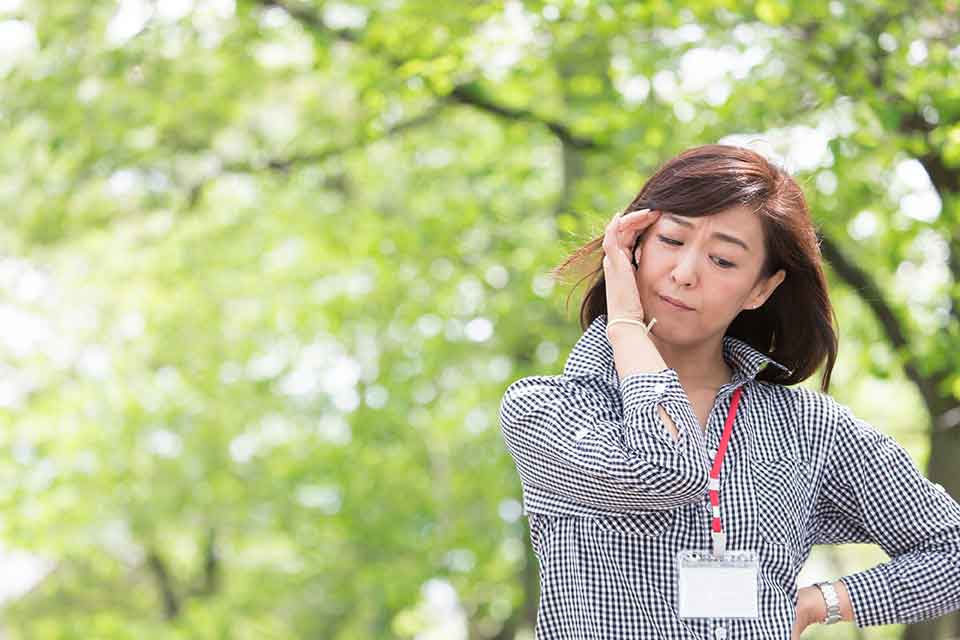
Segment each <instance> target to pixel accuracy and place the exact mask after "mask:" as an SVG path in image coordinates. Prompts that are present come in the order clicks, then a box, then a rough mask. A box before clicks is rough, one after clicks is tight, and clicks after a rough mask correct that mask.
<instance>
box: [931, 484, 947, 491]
mask: <svg viewBox="0 0 960 640" xmlns="http://www.w3.org/2000/svg"><path fill="white" fill-rule="evenodd" d="M933 486H935V487H936V488H937V491H942V492H943V493H946V492H947V490H946V489H944V488H943V485H942V484H940V483H939V482H934V483H933Z"/></svg>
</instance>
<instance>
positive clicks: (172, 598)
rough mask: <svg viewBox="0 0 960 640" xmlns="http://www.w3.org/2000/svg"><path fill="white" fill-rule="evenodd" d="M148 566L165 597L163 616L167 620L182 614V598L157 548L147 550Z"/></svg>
mask: <svg viewBox="0 0 960 640" xmlns="http://www.w3.org/2000/svg"><path fill="white" fill-rule="evenodd" d="M147 567H148V568H149V569H150V572H151V573H152V574H153V579H154V580H155V581H156V583H157V588H158V589H159V590H160V597H161V598H162V599H163V617H164V618H166V619H167V620H173V619H175V618H176V617H177V616H178V615H180V598H179V596H178V595H177V592H176V589H175V587H174V584H173V578H172V576H171V575H170V572H169V571H168V570H167V565H166V563H165V562H164V561H163V558H161V557H160V553H159V552H158V551H157V550H156V549H150V550H149V551H148V552H147Z"/></svg>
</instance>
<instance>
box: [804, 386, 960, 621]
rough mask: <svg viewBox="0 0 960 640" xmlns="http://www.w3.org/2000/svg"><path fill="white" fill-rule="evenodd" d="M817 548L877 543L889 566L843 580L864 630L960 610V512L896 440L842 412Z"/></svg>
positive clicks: (820, 504) (818, 513) (821, 500)
mask: <svg viewBox="0 0 960 640" xmlns="http://www.w3.org/2000/svg"><path fill="white" fill-rule="evenodd" d="M836 406H837V407H838V411H839V414H838V415H839V419H838V421H837V428H836V431H835V433H834V437H833V442H832V445H831V447H830V450H829V451H830V453H829V456H828V459H827V462H826V466H825V469H824V481H823V484H822V487H821V491H820V495H819V497H818V500H817V503H816V506H815V509H814V517H813V527H812V532H813V534H812V535H813V538H814V541H813V542H814V544H836V543H841V542H871V543H875V544H877V545H879V546H880V547H881V548H882V549H883V551H884V552H885V553H886V554H887V555H888V556H890V560H888V561H887V562H884V563H882V564H879V565H877V566H875V567H872V568H870V569H867V570H865V571H861V572H859V573H854V574H851V575H848V576H844V577H843V578H841V580H842V581H843V583H844V584H845V585H846V587H847V591H848V592H849V595H850V601H851V606H852V608H853V614H854V621H855V623H856V625H857V626H858V627H866V626H870V625H885V624H909V623H913V622H919V621H921V620H926V619H929V618H934V617H938V616H941V615H944V614H946V613H949V612H951V611H954V610H956V609H960V505H958V504H957V502H956V501H955V500H954V499H953V498H951V497H950V495H949V494H947V493H946V492H945V491H944V490H943V487H941V486H939V485H936V484H934V483H932V482H930V481H929V480H927V478H925V477H924V476H923V474H922V473H921V472H920V470H919V469H918V468H917V466H916V465H915V464H914V462H913V460H912V459H911V457H910V455H909V454H908V453H907V452H906V451H905V450H904V448H903V447H902V446H900V445H899V444H898V443H897V442H896V441H895V440H894V439H893V438H891V437H890V436H888V435H886V434H883V433H881V432H879V431H877V430H876V429H875V428H874V427H872V426H871V425H870V424H869V423H867V422H865V421H864V420H862V419H860V418H857V417H856V416H854V415H853V414H852V413H851V411H850V409H849V408H847V407H844V406H843V405H839V404H837V405H836Z"/></svg>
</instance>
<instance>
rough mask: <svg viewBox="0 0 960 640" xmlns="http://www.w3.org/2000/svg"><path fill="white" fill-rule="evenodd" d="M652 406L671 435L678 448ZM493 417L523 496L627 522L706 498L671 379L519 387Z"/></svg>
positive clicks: (663, 374)
mask: <svg viewBox="0 0 960 640" xmlns="http://www.w3.org/2000/svg"><path fill="white" fill-rule="evenodd" d="M617 395H619V401H618V398H617ZM660 403H662V408H663V409H664V410H666V411H667V412H668V413H669V414H670V415H671V416H672V418H673V421H674V422H675V423H676V424H677V425H678V427H679V434H678V436H679V437H678V439H677V440H676V441H674V439H673V437H672V436H671V435H670V433H669V432H668V429H667V427H666V425H665V424H664V422H663V421H662V420H661V417H660V414H659V413H658V410H659V408H660V407H661V404H660ZM621 405H622V412H621V410H620V407H621ZM499 417H500V428H501V431H502V433H503V436H504V440H505V442H506V446H507V449H508V451H509V452H510V454H511V456H512V457H513V459H514V463H515V464H516V467H517V471H518V472H519V474H520V479H521V481H522V482H523V484H524V486H526V487H536V488H537V489H540V490H542V491H547V492H551V493H553V494H556V495H560V496H563V497H565V498H567V499H569V500H573V501H575V502H577V503H579V504H582V505H586V506H590V507H595V508H599V509H604V510H610V511H619V512H626V513H629V512H634V511H646V510H651V509H672V508H675V507H677V506H681V505H684V504H688V503H691V502H696V501H698V500H701V499H703V496H704V494H705V492H706V488H707V481H708V479H709V478H708V469H707V461H706V458H707V454H706V447H705V444H704V438H703V433H702V432H701V430H700V429H699V424H698V423H697V422H696V417H695V415H694V412H693V409H692V406H691V405H690V401H689V399H688V398H687V396H686V393H685V392H684V390H683V387H682V386H681V385H680V380H679V378H678V376H677V372H676V371H675V370H673V369H666V370H664V371H659V372H639V373H633V374H631V375H628V376H627V377H625V378H624V379H623V380H622V381H620V385H619V388H614V387H611V386H609V385H607V384H606V383H605V382H604V381H603V380H601V379H599V378H597V377H594V376H567V375H559V376H531V377H528V378H521V379H519V380H517V381H515V382H514V383H512V384H511V385H510V386H509V387H508V388H507V390H506V392H505V394H504V396H503V400H502V401H501V404H500V415H499Z"/></svg>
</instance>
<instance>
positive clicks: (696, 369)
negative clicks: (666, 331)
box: [650, 333, 733, 391]
mask: <svg viewBox="0 0 960 640" xmlns="http://www.w3.org/2000/svg"><path fill="white" fill-rule="evenodd" d="M650 338H651V340H653V343H654V345H655V346H656V347H657V351H659V352H660V356H661V357H662V358H663V361H664V362H666V363H667V366H669V367H670V368H671V369H674V370H675V371H676V372H677V375H678V377H679V378H680V384H682V385H683V387H684V389H689V390H691V391H693V390H712V391H716V390H718V389H719V388H720V387H722V386H723V385H725V384H727V383H728V382H730V380H731V378H732V377H733V369H731V368H730V365H728V364H727V362H726V360H724V359H723V337H722V336H721V337H720V338H719V339H715V340H709V341H706V342H703V343H700V344H697V345H693V346H687V345H679V346H678V345H675V344H671V343H668V342H664V341H662V340H659V339H657V338H656V336H654V335H653V334H652V333H651V334H650Z"/></svg>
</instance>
